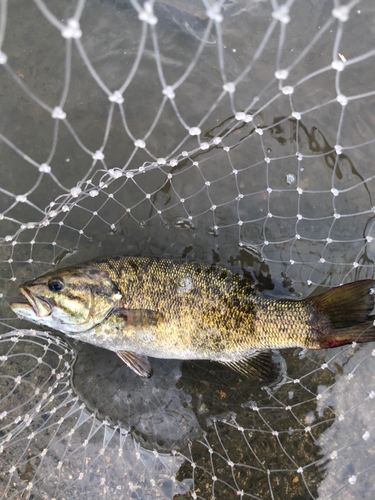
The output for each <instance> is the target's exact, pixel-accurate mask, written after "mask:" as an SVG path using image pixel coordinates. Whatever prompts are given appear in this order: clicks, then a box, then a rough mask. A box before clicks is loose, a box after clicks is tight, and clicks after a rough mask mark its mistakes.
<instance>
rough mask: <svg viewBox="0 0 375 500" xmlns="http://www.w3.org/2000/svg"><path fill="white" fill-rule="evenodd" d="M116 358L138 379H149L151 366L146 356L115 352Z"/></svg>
mask: <svg viewBox="0 0 375 500" xmlns="http://www.w3.org/2000/svg"><path fill="white" fill-rule="evenodd" d="M116 354H117V356H118V357H119V358H120V359H121V360H122V361H123V362H124V363H125V364H126V365H127V366H128V367H129V368H131V369H132V370H133V372H135V373H136V374H137V375H139V376H140V377H147V378H149V377H151V365H150V362H149V360H148V359H147V356H142V355H141V354H136V353H135V352H130V351H116Z"/></svg>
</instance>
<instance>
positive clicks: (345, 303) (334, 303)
mask: <svg viewBox="0 0 375 500" xmlns="http://www.w3.org/2000/svg"><path fill="white" fill-rule="evenodd" d="M374 285H375V281H373V280H364V281H357V282H354V283H349V284H347V285H342V286H340V287H337V288H333V289H331V290H329V291H328V292H326V293H324V294H322V295H318V296H316V297H313V298H307V299H304V300H299V301H297V300H274V299H269V298H264V297H263V296H262V295H261V294H259V293H256V292H254V289H253V284H252V282H251V281H250V280H249V279H248V278H246V277H245V276H240V275H237V274H234V273H232V272H231V271H229V270H228V269H226V268H224V267H220V266H216V265H209V264H202V263H199V262H189V261H177V260H172V259H156V258H148V257H126V256H121V255H113V256H108V257H100V258H97V259H93V260H90V261H88V262H85V263H83V264H80V265H76V266H71V267H66V268H63V269H60V270H54V271H52V272H49V273H46V274H44V275H42V276H40V277H39V278H36V279H35V280H32V281H28V282H26V283H24V284H23V285H21V286H20V287H19V290H20V292H21V293H22V295H23V296H24V298H25V299H26V300H27V302H26V303H21V302H14V303H12V304H11V305H10V306H11V308H12V309H13V311H14V312H15V313H16V314H17V315H18V316H19V317H21V318H24V319H27V320H29V321H32V322H34V323H37V324H41V325H44V326H47V327H49V328H54V329H55V330H58V331H60V332H63V333H65V334H66V335H68V336H70V337H73V338H75V339H78V340H81V341H83V342H89V343H90V344H94V345H96V346H99V347H103V348H105V349H109V350H111V351H115V352H116V353H117V354H118V356H119V357H120V358H121V359H122V360H123V361H124V362H125V363H126V364H127V365H128V366H129V367H130V368H131V369H132V370H134V371H135V372H136V373H137V374H138V375H141V376H144V377H147V376H150V374H151V365H150V363H149V361H148V359H147V356H151V357H155V358H176V359H185V360H188V359H190V360H192V359H207V360H211V361H218V362H221V363H223V364H225V365H227V366H230V367H231V368H232V369H234V370H235V371H237V372H238V373H240V374H242V375H243V376H245V377H247V378H249V379H258V380H259V379H261V380H262V379H263V380H266V379H267V377H268V376H269V375H270V374H271V373H272V372H274V371H275V366H274V363H273V362H272V359H271V358H272V351H270V349H280V348H286V347H302V348H308V349H323V348H327V347H337V346H340V345H344V344H348V343H351V342H354V341H355V342H369V341H372V340H374V339H375V327H374V325H373V316H372V310H373V308H374V296H375V295H374V290H373V287H374Z"/></svg>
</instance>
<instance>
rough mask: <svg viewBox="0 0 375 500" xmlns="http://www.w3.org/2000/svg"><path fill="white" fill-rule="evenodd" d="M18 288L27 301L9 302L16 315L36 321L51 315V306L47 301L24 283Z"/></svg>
mask: <svg viewBox="0 0 375 500" xmlns="http://www.w3.org/2000/svg"><path fill="white" fill-rule="evenodd" d="M19 290H20V292H21V293H22V295H23V296H24V297H25V299H26V300H27V301H28V302H12V303H11V304H10V307H11V308H12V310H13V311H14V312H15V313H16V314H17V316H20V317H22V318H25V319H28V320H30V321H35V322H38V321H40V320H41V319H43V318H46V317H47V316H50V315H51V313H52V307H51V305H50V304H49V302H47V301H46V300H45V299H41V298H40V297H38V296H37V295H35V294H33V293H32V292H31V291H30V290H29V289H28V288H27V286H25V285H21V286H20V288H19Z"/></svg>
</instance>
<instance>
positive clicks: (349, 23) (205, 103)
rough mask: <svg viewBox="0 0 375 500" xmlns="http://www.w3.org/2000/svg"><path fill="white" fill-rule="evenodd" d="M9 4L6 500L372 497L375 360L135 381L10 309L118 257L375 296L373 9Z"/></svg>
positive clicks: (355, 5) (2, 490) (2, 293)
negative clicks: (50, 283) (42, 282)
mask: <svg viewBox="0 0 375 500" xmlns="http://www.w3.org/2000/svg"><path fill="white" fill-rule="evenodd" d="M0 6H1V7H0V14H1V20H0V47H1V52H0V65H1V67H0V93H1V94H0V97H1V98H0V113H1V115H0V116H1V118H0V151H1V165H0V172H1V177H0V179H1V180H0V269H1V272H0V307H1V313H0V318H1V321H0V327H1V337H0V498H6V499H10V498H17V499H18V498H24V499H29V500H31V499H34V500H39V499H52V498H53V499H68V498H69V499H70V498H79V499H85V498H87V499H89V498H99V496H100V497H101V498H111V499H112V498H119V499H121V498H123V499H128V498H134V499H142V500H146V499H158V498H163V499H177V498H181V499H182V498H193V499H198V498H199V499H206V500H208V499H211V498H213V499H217V500H221V499H230V498H233V499H235V498H256V499H284V498H293V499H305V498H313V499H317V498H322V499H323V498H324V499H328V498H334V499H343V498H345V499H372V498H373V497H374V494H375V486H374V481H373V475H374V471H375V459H374V451H375V444H374V436H375V429H374V427H375V425H374V421H375V420H374V416H375V370H374V356H375V350H374V344H363V345H357V344H356V343H353V344H352V345H349V346H345V347H342V348H339V349H333V350H328V351H326V350H323V351H317V352H312V351H305V350H301V349H290V350H286V351H283V352H282V356H283V359H284V362H283V366H284V368H283V370H281V371H282V374H281V378H280V380H279V381H278V382H277V383H274V384H270V385H269V386H257V385H252V384H249V382H248V381H246V380H244V379H242V378H241V377H240V376H239V375H237V374H236V373H232V372H231V371H230V370H229V369H226V368H223V367H222V366H217V365H216V364H214V363H210V362H194V363H193V362H184V363H181V362H180V361H177V360H152V365H153V369H154V375H153V376H152V377H151V378H150V379H149V380H143V379H141V378H139V377H137V376H136V375H135V374H134V373H132V372H130V370H129V369H128V368H127V367H126V366H125V365H124V364H123V363H122V362H121V360H119V359H118V358H117V356H116V355H115V354H113V353H111V352H109V351H104V350H100V349H98V348H95V347H93V346H90V345H88V344H83V343H79V342H73V341H72V340H71V339H69V338H66V337H64V336H62V335H60V334H58V333H56V332H43V331H41V329H40V328H37V329H32V330H30V328H32V325H31V324H30V323H27V322H26V321H21V320H19V319H17V318H16V317H15V315H14V314H13V313H12V311H11V309H10V307H9V303H10V302H11V301H12V300H14V299H16V298H17V297H18V295H17V293H18V292H17V286H18V285H19V284H20V283H22V282H23V281H24V280H27V279H31V278H33V277H35V276H37V275H39V274H41V273H43V272H45V271H47V270H49V269H51V268H52V267H53V266H55V265H61V264H64V265H69V264H71V263H77V262H81V261H84V260H85V259H87V258H92V257H94V256H97V255H104V254H111V253H112V254H113V253H123V254H127V255H148V256H157V257H163V256H168V257H171V256H172V257H176V258H181V257H188V258H193V259H202V260H204V261H206V262H215V263H220V264H222V265H225V266H227V267H230V268H232V269H234V270H238V271H239V272H241V270H246V271H248V272H251V273H252V276H253V279H254V280H255V281H256V282H257V283H258V285H259V286H260V287H262V288H263V289H264V291H265V293H267V294H268V295H269V296H275V297H280V296H288V297H296V298H302V297H307V296H309V295H310V294H313V293H318V292H321V291H325V290H327V289H329V288H330V287H332V286H336V285H340V284H343V283H348V282H351V281H354V280H359V279H365V278H372V276H373V265H374V257H375V246H374V245H375V240H374V238H375V227H374V222H375V218H374V212H375V203H374V201H373V193H374V191H375V190H374V187H375V174H374V168H373V165H372V158H373V157H374V153H375V136H374V126H375V123H374V122H375V120H374V116H375V114H374V111H375V102H374V97H375V88H374V78H373V74H374V72H373V65H374V55H375V47H374V43H373V37H374V26H375V6H374V4H373V2H372V1H371V0H362V1H356V0H352V1H348V3H347V4H341V3H340V2H339V0H334V1H331V0H325V1H321V0H301V1H299V2H297V1H293V0H287V1H285V3H281V2H279V1H278V0H270V1H266V0H221V1H217V2H216V3H213V2H210V1H208V0H191V1H183V0H160V1H155V2H152V1H146V2H145V3H142V2H138V1H137V0H131V1H130V0H129V1H127V0H118V1H115V0H101V1H99V0H92V1H90V2H85V1H82V0H78V1H75V2H72V1H68V0H46V1H43V0H34V2H31V1H29V0H17V1H14V2H9V3H8V2H7V1H6V0H2V1H1V3H0Z"/></svg>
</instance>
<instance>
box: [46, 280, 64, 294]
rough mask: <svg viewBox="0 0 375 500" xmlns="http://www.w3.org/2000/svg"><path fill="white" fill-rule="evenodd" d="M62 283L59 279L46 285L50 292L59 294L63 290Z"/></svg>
mask: <svg viewBox="0 0 375 500" xmlns="http://www.w3.org/2000/svg"><path fill="white" fill-rule="evenodd" d="M64 286H65V285H64V282H63V280H61V279H53V280H51V281H50V282H49V283H48V288H49V289H50V290H51V292H59V291H60V290H62V289H63V288H64Z"/></svg>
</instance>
